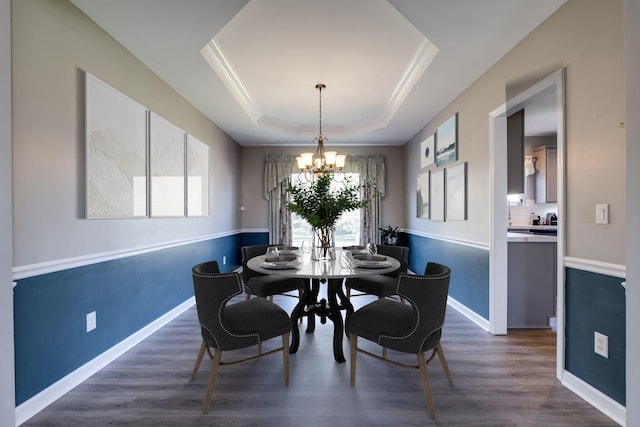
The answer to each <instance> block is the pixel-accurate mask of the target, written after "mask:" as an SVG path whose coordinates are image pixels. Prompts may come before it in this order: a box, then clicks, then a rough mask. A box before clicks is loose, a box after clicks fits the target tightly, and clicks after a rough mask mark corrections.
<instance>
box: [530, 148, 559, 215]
mask: <svg viewBox="0 0 640 427" xmlns="http://www.w3.org/2000/svg"><path fill="white" fill-rule="evenodd" d="M533 155H534V156H535V157H536V171H537V172H536V203H556V202H557V201H558V150H557V149H556V147H549V146H546V145H544V146H541V147H538V148H535V149H534V150H533Z"/></svg>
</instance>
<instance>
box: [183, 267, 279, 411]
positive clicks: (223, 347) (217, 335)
mask: <svg viewBox="0 0 640 427" xmlns="http://www.w3.org/2000/svg"><path fill="white" fill-rule="evenodd" d="M192 275H193V288H194V291H195V296H196V307H197V310H198V320H199V321H200V330H201V333H202V344H201V345H200V351H199V352H198V357H197V359H196V364H195V366H194V367H193V372H192V374H191V380H194V379H195V377H196V374H197V373H198V369H199V368H200V363H201V362H202V358H203V356H204V353H205V351H206V352H207V353H209V356H210V357H211V359H212V360H213V362H212V365H211V374H210V375H209V384H208V387H207V394H206V397H205V400H204V405H203V407H202V412H203V413H207V412H208V411H209V406H210V403H211V396H212V394H213V387H214V385H215V382H216V377H217V374H218V368H219V367H220V366H224V365H237V364H240V363H244V362H248V361H250V360H254V359H258V358H260V357H263V356H267V355H270V354H273V353H275V352H280V351H281V352H282V354H283V358H284V385H285V386H287V385H289V333H290V332H291V319H290V318H289V315H288V314H287V313H286V312H285V311H284V310H283V309H282V308H280V307H279V306H277V305H276V304H274V303H272V302H269V301H267V300H266V299H264V298H253V299H250V300H248V301H241V302H238V303H235V304H228V302H229V300H230V299H231V298H233V297H234V296H236V295H240V294H242V283H241V281H240V275H239V274H238V273H220V270H219V269H218V263H217V262H216V261H210V262H205V263H202V264H198V265H196V266H195V267H193V269H192ZM278 336H279V337H281V338H282V347H280V348H277V349H274V350H271V351H269V352H266V353H262V342H263V341H266V340H268V339H271V338H275V337H278ZM254 345H257V346H258V347H257V354H256V355H254V356H251V357H244V358H242V359H239V360H235V361H231V362H228V361H225V362H223V361H222V353H223V352H225V353H226V352H227V351H231V350H237V349H240V348H245V347H250V346H254ZM211 349H213V354H211Z"/></svg>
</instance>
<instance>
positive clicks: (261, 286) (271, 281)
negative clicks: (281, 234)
mask: <svg viewBox="0 0 640 427" xmlns="http://www.w3.org/2000/svg"><path fill="white" fill-rule="evenodd" d="M269 246H277V245H255V246H243V247H242V248H241V249H240V250H241V252H242V278H243V282H244V288H245V291H246V293H247V299H249V298H251V295H254V296H257V297H263V298H269V299H270V300H273V296H274V295H279V294H284V293H285V292H289V291H295V290H298V295H299V294H300V292H301V290H302V289H303V288H304V282H303V280H304V279H298V278H295V277H283V276H280V275H277V274H262V273H259V272H257V271H254V270H251V269H250V268H249V267H248V266H247V262H248V261H249V260H250V259H251V258H253V257H256V256H259V255H264V254H266V252H267V248H268V247H269ZM278 247H279V248H290V249H293V248H294V247H292V246H286V247H285V246H278Z"/></svg>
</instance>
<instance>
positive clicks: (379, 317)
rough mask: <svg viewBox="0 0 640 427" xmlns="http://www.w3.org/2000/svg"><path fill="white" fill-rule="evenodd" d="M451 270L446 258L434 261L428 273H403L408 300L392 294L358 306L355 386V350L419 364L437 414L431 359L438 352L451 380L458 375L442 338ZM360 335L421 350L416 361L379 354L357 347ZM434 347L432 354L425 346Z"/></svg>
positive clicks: (353, 326) (352, 327) (353, 324)
mask: <svg viewBox="0 0 640 427" xmlns="http://www.w3.org/2000/svg"><path fill="white" fill-rule="evenodd" d="M450 277H451V270H450V269H449V268H448V267H447V266H444V265H442V264H437V263H433V262H430V263H428V264H427V266H426V269H425V274H424V275H422V276H419V275H409V274H401V275H400V277H399V278H398V285H397V289H396V292H397V294H398V295H400V296H402V297H403V298H404V299H405V300H406V301H407V302H408V304H406V303H401V302H397V301H395V300H392V299H387V298H384V299H378V300H377V301H374V302H372V303H369V304H367V305H365V306H363V307H361V308H360V309H358V310H356V312H355V313H353V314H352V315H351V317H350V318H349V321H348V323H347V329H348V331H349V338H350V346H351V355H350V357H351V387H355V385H356V354H357V353H362V354H365V355H367V356H370V357H373V358H375V359H378V360H382V361H384V362H388V363H390V364H393V365H395V366H399V367H404V368H410V369H417V370H419V371H420V374H421V376H422V385H423V388H424V396H425V400H426V402H427V408H428V409H429V415H430V416H431V418H432V419H435V417H436V415H435V409H434V406H433V398H432V396H431V386H430V384H429V376H428V374H427V364H429V362H431V361H432V360H433V359H434V357H435V356H436V355H437V356H438V359H440V364H441V365H442V369H443V370H444V373H445V375H446V377H447V381H448V382H449V385H450V386H453V380H452V379H451V374H450V373H449V367H448V366H447V361H446V359H445V357H444V352H443V351H442V345H441V344H440V338H441V336H442V326H443V324H444V318H445V311H446V307H447V293H448V291H449V278H450ZM358 337H362V338H365V339H367V340H369V341H373V342H374V343H376V344H379V345H380V346H382V347H383V348H389V349H392V350H395V351H399V352H403V353H411V354H415V355H417V359H418V360H417V365H408V364H405V363H400V362H397V361H394V360H391V359H388V358H387V357H386V352H384V353H383V356H382V357H381V356H378V355H376V354H373V353H371V352H369V351H366V350H363V349H362V348H360V347H358ZM427 351H431V355H430V356H429V358H428V359H425V352H427Z"/></svg>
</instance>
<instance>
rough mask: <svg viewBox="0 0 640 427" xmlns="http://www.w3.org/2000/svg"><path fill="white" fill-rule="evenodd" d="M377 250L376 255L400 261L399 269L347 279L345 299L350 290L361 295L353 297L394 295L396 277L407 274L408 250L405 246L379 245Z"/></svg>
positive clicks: (348, 295) (349, 295) (348, 296)
mask: <svg viewBox="0 0 640 427" xmlns="http://www.w3.org/2000/svg"><path fill="white" fill-rule="evenodd" d="M377 249H378V250H377V252H378V255H384V256H390V257H392V258H395V259H397V260H398V261H400V267H398V269H396V270H394V271H392V272H390V273H387V274H374V275H369V276H362V277H354V278H350V279H347V280H346V281H345V287H346V288H347V298H350V297H351V291H352V289H353V290H356V291H359V292H361V294H354V295H353V296H356V295H362V294H369V295H376V296H377V297H378V298H384V297H388V296H391V295H394V294H395V292H396V284H397V283H398V276H399V275H400V274H401V273H406V272H407V264H408V262H409V248H407V247H405V246H394V245H379V246H378V248H377Z"/></svg>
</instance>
